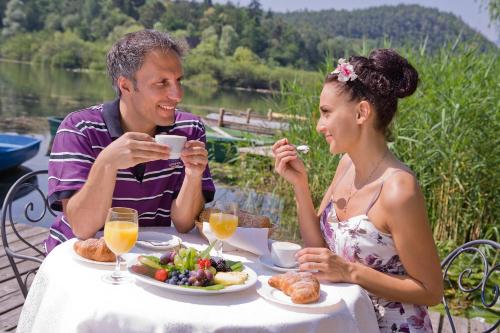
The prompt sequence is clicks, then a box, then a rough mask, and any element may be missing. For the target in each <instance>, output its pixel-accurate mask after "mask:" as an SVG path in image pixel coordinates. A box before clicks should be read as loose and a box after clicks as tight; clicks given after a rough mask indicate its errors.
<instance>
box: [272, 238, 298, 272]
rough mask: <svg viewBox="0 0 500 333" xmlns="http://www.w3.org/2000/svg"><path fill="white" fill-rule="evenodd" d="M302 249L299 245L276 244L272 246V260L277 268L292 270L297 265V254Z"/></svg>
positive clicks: (288, 243)
mask: <svg viewBox="0 0 500 333" xmlns="http://www.w3.org/2000/svg"><path fill="white" fill-rule="evenodd" d="M300 249H301V246H300V245H299V244H295V243H290V242H274V243H272V244H271V260H272V261H273V263H274V264H275V265H276V266H280V267H284V268H291V267H294V266H296V265H297V261H296V260H295V254H296V253H297V252H298V251H299V250H300Z"/></svg>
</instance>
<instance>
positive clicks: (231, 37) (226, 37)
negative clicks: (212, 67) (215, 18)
mask: <svg viewBox="0 0 500 333" xmlns="http://www.w3.org/2000/svg"><path fill="white" fill-rule="evenodd" d="M237 46H238V34H237V33H236V31H235V30H234V28H233V27H232V26H230V25H225V26H224V27H222V33H221V35H220V40H219V50H220V53H221V54H222V55H223V56H228V55H232V54H233V52H234V50H235V49H236V47H237Z"/></svg>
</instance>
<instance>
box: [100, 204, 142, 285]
mask: <svg viewBox="0 0 500 333" xmlns="http://www.w3.org/2000/svg"><path fill="white" fill-rule="evenodd" d="M138 220H139V219H138V214H137V211H136V210H135V209H132V208H125V207H112V208H110V209H109V212H108V216H107V218H106V223H105V224H104V241H105V242H106V245H107V246H108V247H109V249H110V250H111V251H112V252H113V253H114V254H115V255H116V265H115V270H114V271H113V272H112V273H111V274H108V275H105V276H103V280H104V281H105V282H107V283H111V284H124V283H128V282H132V281H133V280H134V278H133V277H132V276H131V275H130V274H123V273H122V272H121V271H120V260H121V258H120V256H121V255H122V254H124V253H127V252H128V251H130V250H131V249H132V248H133V247H134V245H135V242H136V241H137V236H138V233H139V226H138Z"/></svg>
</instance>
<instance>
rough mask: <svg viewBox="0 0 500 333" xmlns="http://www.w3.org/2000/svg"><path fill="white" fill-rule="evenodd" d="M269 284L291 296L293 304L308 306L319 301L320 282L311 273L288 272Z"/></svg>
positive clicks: (271, 279) (279, 275) (273, 278)
mask: <svg viewBox="0 0 500 333" xmlns="http://www.w3.org/2000/svg"><path fill="white" fill-rule="evenodd" d="M268 283H269V285H270V286H271V287H274V288H277V289H280V290H281V291H282V292H283V293H284V294H285V295H287V296H290V297H291V298H292V302H293V303H297V304H307V303H313V302H316V301H317V300H318V299H319V281H318V279H317V278H316V277H315V276H314V275H313V274H312V273H309V272H286V273H285V274H278V275H274V276H272V277H271V278H270V279H269V281H268Z"/></svg>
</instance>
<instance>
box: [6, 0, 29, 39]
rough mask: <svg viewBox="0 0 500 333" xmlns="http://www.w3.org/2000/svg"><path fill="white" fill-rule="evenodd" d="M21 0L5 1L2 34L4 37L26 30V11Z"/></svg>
mask: <svg viewBox="0 0 500 333" xmlns="http://www.w3.org/2000/svg"><path fill="white" fill-rule="evenodd" d="M24 9H25V6H24V3H23V2H22V1H21V0H10V1H9V3H7V9H6V10H5V17H4V19H3V27H4V28H3V29H2V34H3V35H4V36H6V37H10V36H13V35H15V34H17V33H20V32H24V31H26V24H27V21H26V12H25V11H24Z"/></svg>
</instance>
